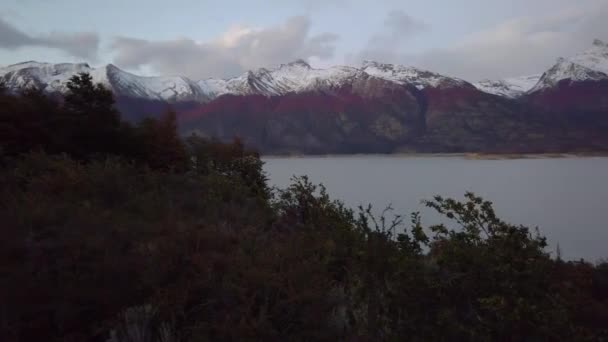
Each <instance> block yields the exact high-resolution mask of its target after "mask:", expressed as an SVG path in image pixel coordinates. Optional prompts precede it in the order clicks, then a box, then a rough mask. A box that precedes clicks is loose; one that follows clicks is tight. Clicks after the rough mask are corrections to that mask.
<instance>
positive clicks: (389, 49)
mask: <svg viewBox="0 0 608 342" xmlns="http://www.w3.org/2000/svg"><path fill="white" fill-rule="evenodd" d="M426 29H428V26H427V25H426V24H425V23H424V22H422V21H420V20H418V19H416V18H413V17H412V16H410V15H409V14H407V13H405V12H404V11H402V10H392V11H389V12H388V13H387V15H386V17H385V19H384V22H383V26H382V30H381V31H380V32H377V33H376V34H374V35H372V37H371V38H370V39H369V41H368V42H367V44H366V45H365V47H364V48H363V49H362V50H361V51H360V52H359V53H358V54H356V56H354V58H353V56H350V57H348V58H347V59H349V60H353V59H354V61H353V62H355V63H358V62H360V61H361V60H364V59H370V60H378V61H382V62H388V61H394V60H395V59H396V58H398V57H399V56H400V55H401V53H402V49H403V48H404V46H405V44H404V43H406V42H407V41H408V40H409V39H410V38H411V37H412V36H414V35H416V34H418V33H421V32H424V31H425V30H426Z"/></svg>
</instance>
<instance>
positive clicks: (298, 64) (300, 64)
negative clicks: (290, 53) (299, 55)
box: [281, 59, 311, 69]
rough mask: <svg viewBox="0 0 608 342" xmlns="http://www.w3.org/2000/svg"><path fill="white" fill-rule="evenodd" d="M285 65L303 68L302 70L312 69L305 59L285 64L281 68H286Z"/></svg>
mask: <svg viewBox="0 0 608 342" xmlns="http://www.w3.org/2000/svg"><path fill="white" fill-rule="evenodd" d="M284 65H286V66H291V67H301V68H306V69H311V67H310V64H308V63H307V62H306V61H305V60H303V59H296V60H295V61H293V62H291V63H287V64H283V65H281V66H284Z"/></svg>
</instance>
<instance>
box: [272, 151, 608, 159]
mask: <svg viewBox="0 0 608 342" xmlns="http://www.w3.org/2000/svg"><path fill="white" fill-rule="evenodd" d="M356 157H372V158H386V157H397V158H429V157H430V158H435V157H436V158H441V157H444V158H445V157H447V158H462V159H467V160H515V159H561V158H608V152H564V153H466V152H459V153H349V154H346V153H345V154H331V153H328V154H260V158H262V159H265V158H270V159H291V158H293V159H296V158H356Z"/></svg>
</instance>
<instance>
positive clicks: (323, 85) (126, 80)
mask: <svg viewBox="0 0 608 342" xmlns="http://www.w3.org/2000/svg"><path fill="white" fill-rule="evenodd" d="M80 72H87V73H89V74H91V76H92V77H93V81H94V82H99V83H102V84H104V85H106V86H107V87H109V88H110V89H112V90H113V91H114V92H115V94H117V95H119V96H125V97H132V98H143V99H147V100H161V101H169V102H179V101H197V102H207V101H209V100H212V99H214V98H217V97H219V96H221V95H225V94H231V95H252V94H258V95H264V96H280V95H285V94H288V93H303V92H325V91H330V90H332V89H338V88H340V87H342V86H344V85H348V84H353V82H354V81H355V80H357V79H367V78H370V77H371V78H378V79H382V80H385V81H389V82H393V83H395V84H398V85H404V84H411V85H414V86H416V87H417V88H418V89H424V88H427V87H453V86H468V87H472V85H470V84H469V83H468V82H466V81H463V80H459V79H456V78H450V77H446V76H443V75H439V74H436V73H433V72H430V71H425V70H420V69H416V68H413V67H405V66H400V65H393V64H381V63H376V62H365V63H364V64H363V66H362V68H361V69H358V68H354V67H349V66H334V67H330V68H327V69H315V68H312V67H311V66H310V65H308V63H306V62H305V61H303V60H297V61H295V62H292V63H288V64H282V65H280V66H278V67H276V68H273V69H266V68H260V69H257V70H251V71H248V72H246V73H244V74H242V75H240V76H238V77H235V78H231V79H226V80H224V79H214V78H210V79H205V80H201V81H198V82H195V81H193V80H191V79H188V78H187V77H181V76H174V77H142V76H137V75H134V74H131V73H129V72H126V71H123V70H121V69H119V68H118V67H116V66H114V65H112V64H108V65H106V66H104V67H101V68H92V67H90V66H89V65H88V64H86V63H80V64H69V63H63V64H50V63H39V62H25V63H20V64H14V65H10V66H8V67H5V68H0V81H4V82H5V83H6V85H7V86H8V87H9V88H10V89H14V90H18V89H24V88H28V87H37V88H40V89H43V90H44V91H46V92H49V93H53V92H59V93H62V92H65V91H66V90H67V87H66V84H67V82H68V80H69V79H70V77H72V76H73V75H75V74H77V73H80Z"/></svg>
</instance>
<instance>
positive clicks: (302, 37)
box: [112, 16, 338, 79]
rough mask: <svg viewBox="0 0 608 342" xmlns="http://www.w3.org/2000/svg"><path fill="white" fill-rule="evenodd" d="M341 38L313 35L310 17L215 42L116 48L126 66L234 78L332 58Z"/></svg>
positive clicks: (120, 42)
mask: <svg viewBox="0 0 608 342" xmlns="http://www.w3.org/2000/svg"><path fill="white" fill-rule="evenodd" d="M337 39H338V37H337V36H336V35H334V34H331V33H323V34H318V35H311V34H310V19H309V18H308V17H302V16H298V17H292V18H289V19H288V20H287V21H285V23H283V24H282V25H280V26H277V27H270V28H264V29H254V28H249V27H234V28H232V29H230V30H228V31H227V32H225V33H224V34H223V35H222V36H220V37H218V38H217V39H215V40H214V41H210V42H196V41H194V40H191V39H176V40H168V41H149V40H141V39H134V38H129V37H118V38H116V39H115V40H114V43H113V44H112V48H113V50H114V51H115V53H116V55H115V59H114V61H115V63H116V64H118V65H119V66H122V67H127V68H139V67H143V66H150V67H152V68H153V69H155V70H156V71H158V72H160V73H162V74H183V75H188V76H190V77H192V78H195V79H202V78H207V77H230V76H234V75H237V74H239V73H241V72H243V71H245V70H249V69H253V68H258V67H264V66H274V65H277V64H281V63H285V62H286V61H291V60H295V59H298V58H303V59H308V58H311V57H316V58H320V59H327V58H330V57H332V56H333V53H334V45H335V42H336V40H337Z"/></svg>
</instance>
